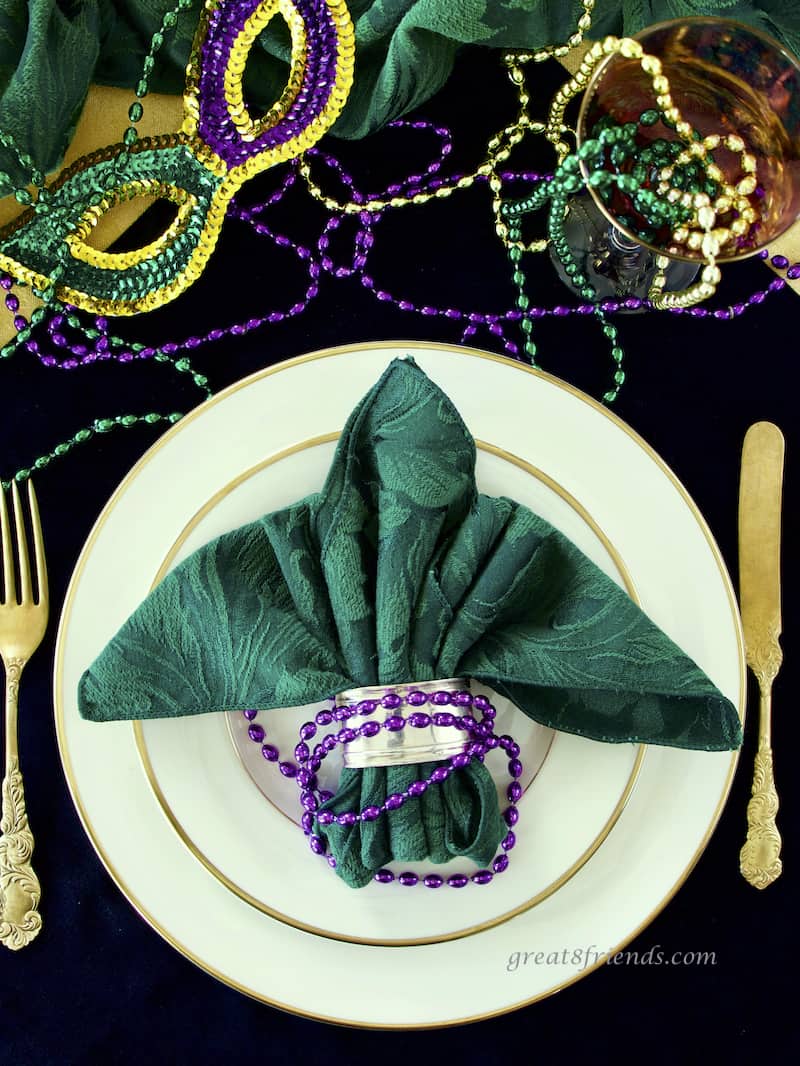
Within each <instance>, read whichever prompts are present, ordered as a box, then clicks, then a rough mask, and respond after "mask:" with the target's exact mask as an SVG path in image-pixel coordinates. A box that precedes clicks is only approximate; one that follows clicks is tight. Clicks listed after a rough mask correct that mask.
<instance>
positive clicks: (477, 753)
mask: <svg viewBox="0 0 800 1066" xmlns="http://www.w3.org/2000/svg"><path fill="white" fill-rule="evenodd" d="M485 754H486V745H485V744H482V743H481V742H480V741H479V740H473V741H472V743H471V744H470V745H469V747H468V748H467V755H469V756H470V757H471V758H473V759H481V758H482V757H483V756H484V755H485Z"/></svg>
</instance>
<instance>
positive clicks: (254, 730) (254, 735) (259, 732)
mask: <svg viewBox="0 0 800 1066" xmlns="http://www.w3.org/2000/svg"><path fill="white" fill-rule="evenodd" d="M247 735H248V736H249V737H250V739H251V740H253V741H255V742H256V744H260V743H261V741H262V740H263V739H264V736H265V733H264V727H263V725H259V724H258V722H254V723H253V725H251V726H250V727H249V729H248V730H247Z"/></svg>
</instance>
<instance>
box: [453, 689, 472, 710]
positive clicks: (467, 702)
mask: <svg viewBox="0 0 800 1066" xmlns="http://www.w3.org/2000/svg"><path fill="white" fill-rule="evenodd" d="M453 703H455V704H456V706H457V707H471V706H472V693H471V692H466V691H465V690H462V691H461V692H456V694H455V696H453Z"/></svg>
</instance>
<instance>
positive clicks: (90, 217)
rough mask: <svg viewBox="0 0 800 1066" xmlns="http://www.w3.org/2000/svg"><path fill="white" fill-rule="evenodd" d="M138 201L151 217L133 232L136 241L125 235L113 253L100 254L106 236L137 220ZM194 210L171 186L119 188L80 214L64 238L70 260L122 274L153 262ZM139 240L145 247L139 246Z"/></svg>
mask: <svg viewBox="0 0 800 1066" xmlns="http://www.w3.org/2000/svg"><path fill="white" fill-rule="evenodd" d="M142 201H147V202H148V208H149V209H150V211H152V217H148V219H147V222H146V224H145V226H144V227H136V228H135V229H134V231H133V233H134V237H136V235H137V234H138V235H139V236H138V239H134V240H133V241H132V240H131V237H130V236H128V235H126V243H125V244H123V243H122V242H120V243H119V244H117V245H114V246H113V247H114V251H113V252H108V251H102V250H101V247H100V246H101V245H103V244H107V243H108V241H107V238H108V236H109V234H113V233H116V232H119V227H120V225H121V224H122V225H125V224H127V223H129V221H130V220H132V219H134V218H136V217H138V215H139V214H140V213H141V207H142ZM196 206H197V199H196V197H194V196H192V194H191V193H189V192H187V191H186V190H185V189H180V188H178V187H177V186H174V185H165V184H163V183H161V182H147V183H145V182H133V183H131V184H128V185H120V186H119V187H118V188H116V189H114V190H113V191H112V192H110V193H109V194H108V195H107V196H106V198H105V199H104V200H103V202H102V203H100V204H98V205H97V206H96V207H90V208H89V209H88V210H87V211H85V212H84V214H83V215H82V216H81V219H80V222H79V223H78V225H77V227H76V228H75V230H74V232H73V233H71V234H70V235H69V237H67V243H68V245H69V249H70V252H71V254H72V256H73V257H74V258H75V259H78V260H80V261H81V262H84V263H89V264H90V265H91V266H96V267H100V268H102V269H105V270H125V269H126V268H127V267H131V266H135V265H136V264H138V263H142V262H144V261H145V260H146V259H151V258H154V257H155V256H156V255H158V254H159V253H160V252H161V250H162V249H163V248H165V247H167V246H168V245H170V244H172V243H173V242H174V241H175V240H176V239H177V238H178V237H179V236H180V234H181V233H183V231H184V230H185V229H186V226H187V224H188V222H189V219H190V218H191V215H192V212H193V211H194V209H195V207H196ZM150 211H149V212H148V215H149V214H150ZM158 222H161V223H162V224H161V225H160V227H159V228H158V230H157V232H158V236H157V237H155V239H151V238H150V235H151V234H152V233H153V232H154V230H155V227H156V224H157V223H158ZM142 239H144V240H145V241H146V243H145V244H139V241H140V240H142ZM131 244H135V245H136V247H131Z"/></svg>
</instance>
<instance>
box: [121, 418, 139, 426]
mask: <svg viewBox="0 0 800 1066" xmlns="http://www.w3.org/2000/svg"><path fill="white" fill-rule="evenodd" d="M138 421H139V419H138V418H137V417H136V415H123V416H122V417H121V418H120V420H119V422H120V425H123V426H124V427H125V428H126V429H130V427H131V426H135V425H136V423H137V422H138Z"/></svg>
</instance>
